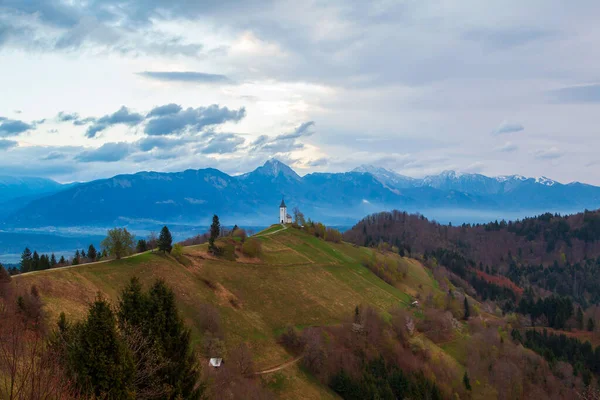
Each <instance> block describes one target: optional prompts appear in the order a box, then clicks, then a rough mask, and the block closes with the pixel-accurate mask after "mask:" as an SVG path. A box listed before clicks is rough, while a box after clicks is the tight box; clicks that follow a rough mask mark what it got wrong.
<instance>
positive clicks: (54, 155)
mask: <svg viewBox="0 0 600 400" xmlns="http://www.w3.org/2000/svg"><path fill="white" fill-rule="evenodd" d="M64 158H67V155H66V154H65V153H63V152H60V151H51V152H50V153H48V155H46V156H44V157H42V160H45V161H50V160H62V159H64Z"/></svg>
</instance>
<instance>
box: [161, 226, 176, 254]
mask: <svg viewBox="0 0 600 400" xmlns="http://www.w3.org/2000/svg"><path fill="white" fill-rule="evenodd" d="M172 249H173V237H172V236H171V232H170V231H169V228H167V227H166V226H163V228H162V229H161V230H160V235H159V236H158V250H160V251H162V252H163V253H170V252H171V250H172Z"/></svg>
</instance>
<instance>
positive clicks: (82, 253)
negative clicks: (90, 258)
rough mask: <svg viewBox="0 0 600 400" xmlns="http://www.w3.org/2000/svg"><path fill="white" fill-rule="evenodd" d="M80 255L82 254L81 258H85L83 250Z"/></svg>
mask: <svg viewBox="0 0 600 400" xmlns="http://www.w3.org/2000/svg"><path fill="white" fill-rule="evenodd" d="M79 254H81V258H85V250H83V249H81V253H79Z"/></svg>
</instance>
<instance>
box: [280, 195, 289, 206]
mask: <svg viewBox="0 0 600 400" xmlns="http://www.w3.org/2000/svg"><path fill="white" fill-rule="evenodd" d="M281 207H286V208H287V206H286V205H285V201H283V197H282V198H281V205H280V206H279V208H281Z"/></svg>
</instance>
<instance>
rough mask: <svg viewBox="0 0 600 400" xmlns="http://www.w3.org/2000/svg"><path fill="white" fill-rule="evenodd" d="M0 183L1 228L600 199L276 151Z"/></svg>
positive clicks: (455, 215)
mask: <svg viewBox="0 0 600 400" xmlns="http://www.w3.org/2000/svg"><path fill="white" fill-rule="evenodd" d="M2 185H4V186H2ZM0 187H1V188H2V193H3V197H2V198H0V199H3V201H4V204H8V203H10V202H11V201H12V206H11V207H12V208H11V207H5V208H4V212H1V213H0V218H1V220H2V223H1V225H0V228H1V229H8V230H10V229H23V228H27V229H29V228H43V227H82V226H89V227H111V226H116V225H127V226H129V225H133V226H136V227H138V228H143V227H144V226H155V225H158V224H163V223H169V224H182V225H204V224H209V223H210V219H211V217H212V215H213V214H218V215H219V216H221V219H222V221H223V223H225V224H234V223H236V224H238V225H261V224H262V225H268V224H270V223H273V222H276V219H277V215H278V209H277V207H278V205H279V203H280V201H281V198H282V197H284V198H285V201H286V203H287V205H288V207H289V210H288V211H289V212H290V213H291V209H292V208H293V207H296V206H297V207H299V208H300V209H301V210H302V211H303V212H304V213H305V214H306V215H307V216H310V217H311V218H313V219H315V220H321V221H323V222H326V223H329V224H338V225H343V224H346V225H349V224H352V223H354V222H356V221H357V220H358V219H360V218H362V217H364V216H365V215H367V214H369V213H372V212H377V211H382V210H389V209H401V210H406V211H410V212H421V213H423V214H426V215H427V216H430V217H433V218H435V219H437V220H439V221H440V222H447V221H451V222H454V223H457V222H458V223H461V222H480V221H488V220H494V219H502V218H506V219H508V218H516V217H520V216H525V215H530V214H533V213H539V212H545V211H550V212H561V213H566V212H574V211H581V210H583V209H585V208H588V209H595V208H598V207H600V187H596V186H592V185H587V184H583V183H579V182H573V183H569V184H562V183H559V182H557V181H554V180H552V179H549V178H545V177H541V178H527V177H523V176H520V175H511V176H499V177H487V176H484V175H481V174H461V173H456V172H454V171H444V172H442V173H441V174H439V175H432V176H426V177H424V178H420V179H417V178H411V177H407V176H403V175H400V174H398V173H395V172H394V171H390V170H387V169H384V168H379V167H374V166H369V165H363V166H360V167H358V168H356V169H354V170H352V171H350V172H344V173H311V174H308V175H305V176H300V175H298V174H297V173H296V172H295V171H294V170H293V169H291V168H290V167H289V166H287V165H285V164H284V163H282V162H280V161H278V160H275V159H272V160H269V161H267V162H266V163H265V164H264V165H262V166H260V167H258V168H257V169H255V170H254V171H252V172H249V173H246V174H242V175H237V176H231V175H228V174H226V173H224V172H221V171H219V170H217V169H212V168H207V169H199V170H186V171H183V172H174V173H162V172H139V173H136V174H127V175H117V176H115V177H112V178H109V179H100V180H95V181H91V182H85V183H78V184H76V185H61V184H58V183H56V182H53V181H49V180H40V179H38V178H35V179H33V178H24V179H22V180H18V179H13V180H12V181H11V180H10V179H2V178H0ZM15 203H17V204H18V206H15ZM0 208H1V206H0ZM7 210H9V211H7Z"/></svg>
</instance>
